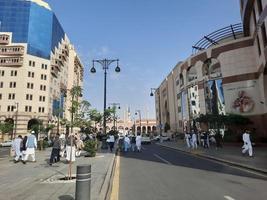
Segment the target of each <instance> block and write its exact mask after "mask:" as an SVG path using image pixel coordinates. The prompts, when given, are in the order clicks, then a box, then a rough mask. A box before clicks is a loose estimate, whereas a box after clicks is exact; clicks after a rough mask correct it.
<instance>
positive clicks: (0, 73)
mask: <svg viewBox="0 0 267 200" xmlns="http://www.w3.org/2000/svg"><path fill="white" fill-rule="evenodd" d="M17 74H18V71H17V70H11V71H10V76H17ZM4 75H5V71H4V70H0V76H4Z"/></svg>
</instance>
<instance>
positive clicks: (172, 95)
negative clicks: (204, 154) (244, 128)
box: [155, 0, 267, 137]
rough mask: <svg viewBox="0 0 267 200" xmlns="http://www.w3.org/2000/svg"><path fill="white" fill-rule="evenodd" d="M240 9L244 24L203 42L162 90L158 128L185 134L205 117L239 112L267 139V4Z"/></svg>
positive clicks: (249, 1)
mask: <svg viewBox="0 0 267 200" xmlns="http://www.w3.org/2000/svg"><path fill="white" fill-rule="evenodd" d="M240 6H241V19H242V24H234V25H230V26H228V27H225V28H222V29H220V30H217V31H214V32H213V33H210V34H208V35H206V36H204V37H203V38H202V39H200V40H199V41H198V42H197V43H196V44H195V45H193V47H192V55H191V56H190V57H188V58H187V59H186V60H184V61H182V62H179V63H178V64H177V65H176V66H175V67H174V68H173V70H172V71H171V72H170V73H169V75H168V76H167V77H166V78H165V79H164V80H163V82H162V83H161V84H160V86H159V87H158V88H157V90H156V92H155V102H156V117H157V127H160V124H161V125H164V124H166V123H168V124H169V125H170V127H171V131H172V132H180V133H182V132H183V130H184V128H185V127H187V128H189V127H190V125H191V124H192V121H193V119H195V118H197V117H198V116H199V115H200V114H206V113H213V114H214V113H215V114H227V113H234V114H239V115H244V116H247V117H249V118H250V119H251V120H252V121H253V125H250V127H249V128H254V129H253V130H254V131H255V133H256V134H257V136H258V137H267V114H266V113H267V67H266V58H267V36H266V25H267V23H266V15H267V0H241V1H240ZM252 126H253V127H252Z"/></svg>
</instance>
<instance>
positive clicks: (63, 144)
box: [12, 131, 84, 165]
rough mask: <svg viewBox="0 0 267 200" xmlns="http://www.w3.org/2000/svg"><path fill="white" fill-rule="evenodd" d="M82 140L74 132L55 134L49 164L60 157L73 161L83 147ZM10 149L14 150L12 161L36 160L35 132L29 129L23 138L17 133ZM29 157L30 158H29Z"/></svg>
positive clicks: (24, 162) (57, 160)
mask: <svg viewBox="0 0 267 200" xmlns="http://www.w3.org/2000/svg"><path fill="white" fill-rule="evenodd" d="M83 146H84V145H83V140H82V138H81V137H80V136H79V135H78V134H77V133H76V134H75V135H68V136H66V135H65V134H61V135H59V134H56V136H55V137H54V138H53V139H52V151H51V155H50V159H49V165H52V164H53V163H56V162H59V161H60V157H66V160H67V162H74V161H75V157H78V156H80V155H81V150H82V148H83ZM12 149H13V150H14V153H15V156H14V163H17V162H19V161H22V163H23V164H26V162H27V161H32V162H36V158H35V150H36V149H37V139H36V136H35V132H34V131H31V133H30V134H28V135H27V136H25V137H24V138H23V137H22V136H21V135H18V137H17V138H15V139H14V140H13V143H12ZM29 157H31V160H29Z"/></svg>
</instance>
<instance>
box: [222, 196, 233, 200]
mask: <svg viewBox="0 0 267 200" xmlns="http://www.w3.org/2000/svg"><path fill="white" fill-rule="evenodd" d="M223 197H224V198H225V199H227V200H235V199H234V198H232V197H230V196H223Z"/></svg>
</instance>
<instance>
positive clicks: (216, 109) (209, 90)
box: [205, 79, 225, 114]
mask: <svg viewBox="0 0 267 200" xmlns="http://www.w3.org/2000/svg"><path fill="white" fill-rule="evenodd" d="M205 102H206V109H207V113H211V114H225V100H224V93H223V87H222V79H217V80H210V81H208V82H206V84H205Z"/></svg>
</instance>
